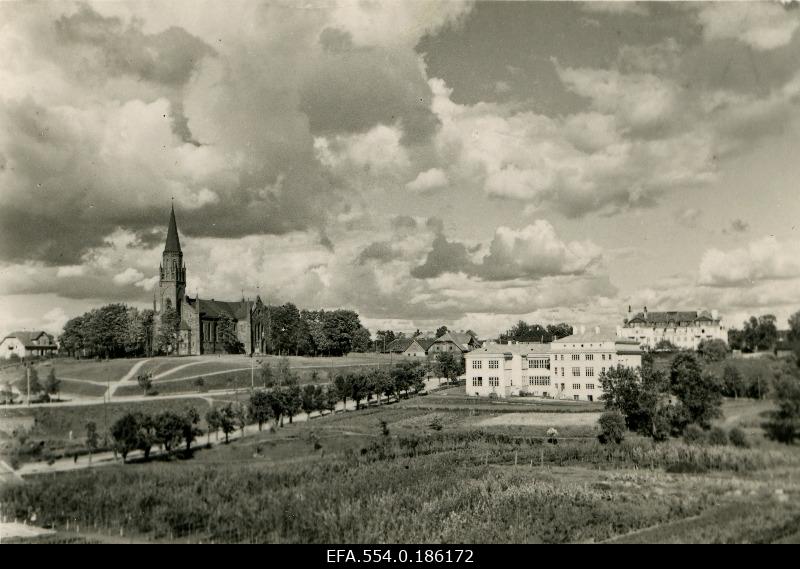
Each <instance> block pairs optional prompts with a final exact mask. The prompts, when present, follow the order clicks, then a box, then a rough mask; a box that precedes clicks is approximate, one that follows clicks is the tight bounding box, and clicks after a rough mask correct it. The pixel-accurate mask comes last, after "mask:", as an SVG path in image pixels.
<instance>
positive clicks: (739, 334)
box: [728, 314, 778, 352]
mask: <svg viewBox="0 0 800 569" xmlns="http://www.w3.org/2000/svg"><path fill="white" fill-rule="evenodd" d="M776 322H777V319H776V318H775V316H773V315H772V314H764V315H763V316H759V317H755V316H751V317H750V318H749V319H748V320H746V321H745V322H744V324H743V327H742V330H737V329H731V330H729V331H728V345H729V346H730V347H731V349H733V350H742V351H743V352H756V351H759V350H772V349H773V348H774V347H775V343H776V342H777V341H778V327H777V324H776Z"/></svg>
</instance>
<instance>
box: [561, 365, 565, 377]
mask: <svg viewBox="0 0 800 569" xmlns="http://www.w3.org/2000/svg"><path fill="white" fill-rule="evenodd" d="M564 369H565V368H563V367H562V368H561V377H564Z"/></svg>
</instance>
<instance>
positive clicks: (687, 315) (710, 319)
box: [617, 306, 728, 350]
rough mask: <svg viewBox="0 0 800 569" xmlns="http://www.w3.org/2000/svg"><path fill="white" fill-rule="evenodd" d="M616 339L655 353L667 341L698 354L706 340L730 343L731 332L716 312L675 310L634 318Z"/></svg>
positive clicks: (636, 315)
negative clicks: (729, 332) (660, 343)
mask: <svg viewBox="0 0 800 569" xmlns="http://www.w3.org/2000/svg"><path fill="white" fill-rule="evenodd" d="M617 336H619V337H620V338H628V339H629V340H636V341H637V342H639V344H641V345H642V346H645V347H647V348H650V349H653V348H655V347H656V345H657V344H658V343H659V342H661V341H663V340H666V341H668V342H670V343H671V344H673V345H675V346H677V347H678V348H684V349H689V350H696V349H697V346H698V345H699V344H700V342H701V341H703V340H722V341H723V342H725V343H727V342H728V329H727V327H725V326H723V325H722V321H721V318H720V316H719V313H718V312H717V311H716V310H712V311H710V312H709V311H708V310H692V311H687V310H672V311H666V312H648V311H647V307H646V306H645V307H644V310H643V311H642V312H638V313H636V314H631V307H630V306H629V307H628V318H626V319H625V321H624V323H623V325H622V326H619V327H617Z"/></svg>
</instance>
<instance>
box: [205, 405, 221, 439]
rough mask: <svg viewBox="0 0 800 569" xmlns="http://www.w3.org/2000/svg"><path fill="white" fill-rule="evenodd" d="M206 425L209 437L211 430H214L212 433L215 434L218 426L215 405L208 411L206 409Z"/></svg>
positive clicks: (217, 431) (218, 418)
mask: <svg viewBox="0 0 800 569" xmlns="http://www.w3.org/2000/svg"><path fill="white" fill-rule="evenodd" d="M206 425H207V426H208V430H207V432H208V436H209V437H211V433H212V431H213V432H214V435H217V434H218V433H219V427H220V415H219V409H217V408H216V407H215V408H213V409H210V410H209V411H206ZM217 440H219V436H217ZM209 442H210V441H209Z"/></svg>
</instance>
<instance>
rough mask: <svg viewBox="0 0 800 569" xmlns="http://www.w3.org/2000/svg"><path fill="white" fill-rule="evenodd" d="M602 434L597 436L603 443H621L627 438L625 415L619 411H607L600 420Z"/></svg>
mask: <svg viewBox="0 0 800 569" xmlns="http://www.w3.org/2000/svg"><path fill="white" fill-rule="evenodd" d="M598 423H599V424H600V434H599V435H598V436H597V438H598V440H599V441H600V443H601V444H607V443H612V442H613V443H616V444H619V443H621V442H622V441H623V440H624V439H625V430H626V427H625V417H623V416H622V413H620V412H619V411H606V412H605V413H603V414H602V415H601V416H600V419H599V420H598Z"/></svg>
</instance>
